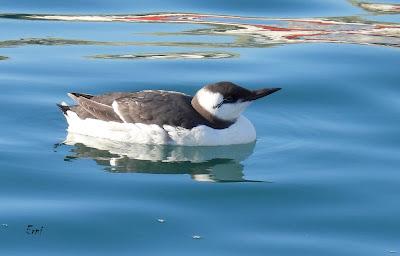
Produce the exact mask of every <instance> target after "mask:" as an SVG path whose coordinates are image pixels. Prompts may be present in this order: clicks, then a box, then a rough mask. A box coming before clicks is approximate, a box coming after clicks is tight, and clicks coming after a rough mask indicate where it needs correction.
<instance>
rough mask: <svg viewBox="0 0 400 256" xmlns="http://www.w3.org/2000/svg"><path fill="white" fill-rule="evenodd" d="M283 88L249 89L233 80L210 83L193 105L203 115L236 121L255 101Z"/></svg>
mask: <svg viewBox="0 0 400 256" xmlns="http://www.w3.org/2000/svg"><path fill="white" fill-rule="evenodd" d="M280 89H281V88H264V89H259V90H248V89H246V88H243V87H241V86H239V85H236V84H234V83H231V82H219V83H215V84H209V85H206V86H204V87H203V88H201V89H200V90H199V91H198V92H197V93H196V95H195V96H194V98H193V100H192V105H193V107H194V108H195V109H196V110H197V111H198V112H199V113H200V114H201V115H202V116H205V115H209V116H211V117H213V118H215V119H218V120H221V121H225V122H235V121H236V119H237V118H239V116H240V114H241V113H242V112H243V111H244V110H245V109H246V108H247V107H248V106H249V105H250V104H251V103H252V102H253V101H254V100H257V99H260V98H262V97H265V96H267V95H269V94H271V93H274V92H276V91H279V90H280Z"/></svg>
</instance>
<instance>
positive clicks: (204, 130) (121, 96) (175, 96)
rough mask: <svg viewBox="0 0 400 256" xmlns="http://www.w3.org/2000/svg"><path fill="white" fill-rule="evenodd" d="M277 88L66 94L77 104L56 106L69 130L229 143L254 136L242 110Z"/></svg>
mask: <svg viewBox="0 0 400 256" xmlns="http://www.w3.org/2000/svg"><path fill="white" fill-rule="evenodd" d="M280 89H281V88H264V89H259V90H248V89H246V88H243V87H241V86H239V85H236V84H234V83H231V82H219V83H214V84H209V85H206V86H204V87H203V88H201V89H200V90H199V91H197V93H196V95H195V96H194V97H192V96H190V95H187V94H184V93H180V92H174V91H163V90H144V91H139V92H131V93H130V92H114V93H107V94H103V95H89V94H83V93H69V94H68V96H70V97H71V98H72V99H73V100H75V101H76V103H77V105H74V106H68V105H67V104H65V103H62V104H58V106H59V107H60V109H61V110H62V111H63V113H64V116H65V118H66V119H67V122H68V125H69V126H68V132H70V133H77V134H82V135H89V136H93V137H97V138H104V139H109V140H113V141H123V142H130V143H142V144H163V145H164V144H172V145H187V146H216V145H231V144H244V143H250V142H253V141H254V140H255V139H256V131H255V128H254V126H253V125H252V123H251V122H250V121H249V120H248V119H247V118H246V117H244V116H243V115H242V112H243V111H244V110H245V109H246V108H247V107H248V106H249V105H250V103H251V102H253V101H254V100H257V99H260V98H262V97H265V96H267V95H269V94H272V93H274V92H276V91H278V90H280Z"/></svg>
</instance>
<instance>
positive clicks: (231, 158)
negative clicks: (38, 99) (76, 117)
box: [63, 133, 255, 182]
mask: <svg viewBox="0 0 400 256" xmlns="http://www.w3.org/2000/svg"><path fill="white" fill-rule="evenodd" d="M63 144H65V145H70V146H72V148H71V150H70V153H71V154H68V155H66V156H65V159H66V160H67V161H69V160H72V159H77V158H90V159H93V160H94V161H95V162H96V163H97V164H98V165H100V166H103V168H104V169H105V170H106V171H109V172H129V173H153V174H189V175H190V176H191V177H192V178H193V179H194V180H196V181H214V182H244V181H249V180H246V179H245V178H244V173H243V165H242V164H241V162H242V161H244V160H245V159H246V158H248V157H249V156H250V155H251V154H252V153H253V150H254V146H255V143H249V144H244V145H230V146H217V147H204V146H203V147H187V146H171V145H145V144H131V143H123V142H116V141H111V140H105V139H99V138H94V137H89V136H85V135H80V134H75V133H68V135H67V138H66V140H65V141H64V143H63Z"/></svg>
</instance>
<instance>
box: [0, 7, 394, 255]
mask: <svg viewBox="0 0 400 256" xmlns="http://www.w3.org/2000/svg"><path fill="white" fill-rule="evenodd" d="M0 26H1V31H2V33H0V88H1V93H0V124H1V125H0V192H1V193H0V254H1V255H71V254H74V255H279V256H284V255H306V256H309V255H318V256H320V255H338V256H339V255H340V256H343V255H352V256H353V255H362V256H366V255H396V254H399V253H400V219H399V216H400V204H399V195H400V173H399V166H400V154H399V152H400V129H399V128H400V100H399V95H400V87H399V86H400V73H399V67H400V49H399V47H400V2H398V1H397V2H396V1H381V2H371V1H356V0H354V1H353V0H349V1H344V0H334V1H333V0H328V1H325V0H324V1H323V0H313V1H297V0H283V1H277V0H273V1H257V0H251V1H244V0H243V1H242V0H240V1H223V0H220V1H211V0H206V1H192V2H189V1H181V0H173V1H168V2H167V1H159V0H158V1H152V2H151V3H150V2H149V1H144V0H140V1H135V2H132V1H127V0H117V1H103V0H99V1H94V0H84V1H77V0H73V1H64V2H61V1H47V0H46V1H28V0H22V1H3V0H0ZM222 80H230V81H233V82H235V83H238V84H240V85H242V86H245V87H248V88H252V89H254V88H259V87H282V88H283V89H282V90H281V91H279V92H278V93H276V94H274V95H271V96H270V97H268V98H266V99H263V100H260V101H259V102H256V103H254V104H253V105H252V106H250V107H249V109H248V110H247V111H246V113H245V115H246V116H247V117H248V119H250V120H251V121H252V122H253V124H254V126H255V127H256V130H257V137H258V138H257V141H256V142H255V143H251V144H246V145H236V146H223V147H176V146H154V145H132V144H127V143H116V142H113V141H107V140H100V139H94V138H90V137H86V136H79V135H77V134H67V132H66V131H65V129H66V122H65V120H64V118H63V116H62V114H61V113H60V111H59V110H58V109H57V107H56V105H55V104H56V103H58V102H61V101H69V99H68V97H67V96H66V93H67V92H72V91H77V92H83V93H92V94H97V93H104V92H109V91H137V90H142V89H163V90H175V91H181V92H184V93H188V94H194V93H195V92H196V90H197V89H199V88H200V87H201V86H203V85H205V84H208V83H212V82H217V81H222Z"/></svg>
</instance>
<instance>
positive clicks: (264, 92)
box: [246, 88, 282, 101]
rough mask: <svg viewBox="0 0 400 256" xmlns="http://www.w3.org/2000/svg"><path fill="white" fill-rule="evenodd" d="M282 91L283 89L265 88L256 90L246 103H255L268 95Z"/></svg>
mask: <svg viewBox="0 0 400 256" xmlns="http://www.w3.org/2000/svg"><path fill="white" fill-rule="evenodd" d="M280 89H282V88H264V89H259V90H254V91H252V92H251V95H250V96H249V97H247V98H246V101H253V100H256V99H259V98H262V97H265V96H267V95H270V94H272V93H274V92H277V91H279V90H280Z"/></svg>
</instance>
